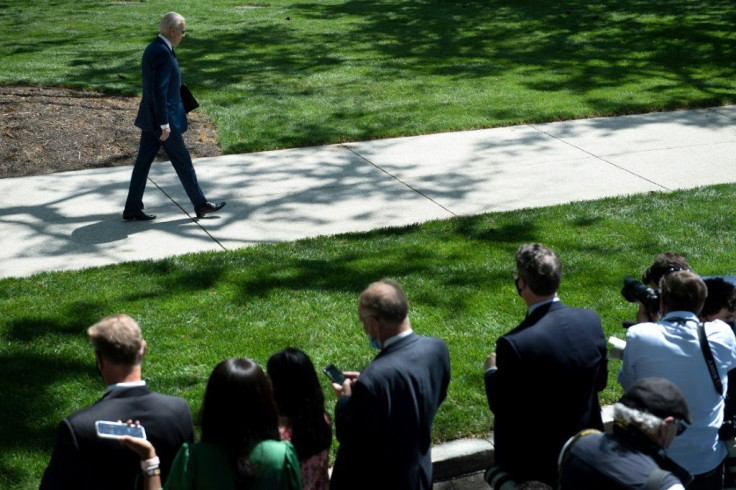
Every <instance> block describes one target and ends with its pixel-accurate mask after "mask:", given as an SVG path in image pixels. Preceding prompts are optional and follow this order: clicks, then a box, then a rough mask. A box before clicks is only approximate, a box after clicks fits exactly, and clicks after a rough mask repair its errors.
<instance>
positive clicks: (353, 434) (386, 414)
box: [330, 279, 450, 490]
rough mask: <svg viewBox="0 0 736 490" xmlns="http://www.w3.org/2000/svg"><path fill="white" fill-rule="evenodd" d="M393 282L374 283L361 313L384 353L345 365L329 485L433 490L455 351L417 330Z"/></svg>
mask: <svg viewBox="0 0 736 490" xmlns="http://www.w3.org/2000/svg"><path fill="white" fill-rule="evenodd" d="M408 312H409V301H408V300H407V298H406V294H405V293H404V291H403V289H402V288H401V286H400V285H399V284H398V283H396V281H393V280H390V279H384V280H381V281H378V282H374V283H372V284H370V285H369V286H368V287H367V288H366V289H365V290H364V291H363V293H362V294H361V295H360V299H359V301H358V319H359V321H360V323H361V324H362V325H363V331H364V332H365V335H366V337H367V338H368V342H369V344H370V345H371V346H372V347H373V348H375V349H379V350H380V352H379V353H378V355H377V356H376V357H375V358H374V359H373V361H372V362H371V363H370V364H369V365H368V366H367V367H366V368H365V369H364V370H363V372H362V373H358V372H355V371H345V373H344V375H345V377H346V379H345V381H343V383H342V385H340V384H338V383H334V382H333V383H332V388H333V389H334V390H335V394H336V395H337V397H338V399H337V404H336V405H335V429H336V431H337V440H338V441H339V442H340V447H339V449H338V451H337V459H336V460H335V466H334V468H333V470H332V479H331V480H330V488H332V490H341V489H350V490H361V489H371V490H373V489H382V490H383V489H409V488H411V489H412V490H423V489H430V488H432V422H433V421H434V417H435V415H436V414H437V410H438V409H439V407H440V405H441V404H442V402H443V401H444V399H445V397H446V396H447V387H448V385H449V383H450V355H449V352H448V350H447V346H446V345H445V342H444V341H443V340H442V339H439V338H436V337H422V336H419V335H417V334H415V333H414V332H413V330H412V328H411V323H410V322H409V317H408Z"/></svg>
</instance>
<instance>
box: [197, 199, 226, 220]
mask: <svg viewBox="0 0 736 490" xmlns="http://www.w3.org/2000/svg"><path fill="white" fill-rule="evenodd" d="M225 204H227V203H226V202H225V201H222V202H206V203H204V205H202V206H200V207H198V208H197V209H195V210H194V212H195V213H197V218H202V217H204V215H205V214H209V213H214V212H215V211H219V210H220V209H222V208H223V207H224V206H225Z"/></svg>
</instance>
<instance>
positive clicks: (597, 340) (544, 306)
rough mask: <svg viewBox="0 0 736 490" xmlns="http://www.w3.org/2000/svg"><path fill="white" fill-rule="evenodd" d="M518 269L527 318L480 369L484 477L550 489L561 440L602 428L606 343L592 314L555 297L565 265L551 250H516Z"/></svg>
mask: <svg viewBox="0 0 736 490" xmlns="http://www.w3.org/2000/svg"><path fill="white" fill-rule="evenodd" d="M516 271H517V276H516V280H515V286H516V290H517V292H518V294H519V296H521V298H522V299H523V300H524V302H525V303H526V305H527V308H528V309H527V315H526V318H525V319H524V321H522V322H521V323H520V324H519V326H517V327H516V328H515V329H513V330H511V331H510V332H508V333H507V334H505V335H503V336H502V337H501V338H499V339H498V340H497V342H496V351H495V352H493V353H491V354H490V355H489V356H488V357H487V358H486V363H485V369H486V372H485V388H486V396H487V398H488V405H489V407H490V409H491V411H492V412H493V414H494V445H495V464H496V465H497V467H498V468H496V467H491V468H489V471H488V472H486V478H488V477H490V476H492V475H495V474H499V472H505V473H507V474H508V475H509V477H510V478H511V479H512V480H514V481H516V482H524V481H531V480H538V481H541V482H544V483H546V484H548V485H551V486H554V485H555V484H556V481H557V456H558V455H559V453H560V449H561V448H562V446H563V444H564V443H565V441H567V439H568V438H569V437H570V436H572V435H573V434H575V433H577V432H578V431H580V430H582V429H586V428H594V429H599V430H602V429H603V421H602V418H601V408H600V405H599V402H598V392H599V391H601V390H602V389H604V388H605V386H606V382H607V379H608V368H607V357H606V338H605V336H604V334H603V329H602V328H601V320H600V318H599V317H598V315H597V314H596V313H595V312H593V311H591V310H586V309H579V308H570V307H568V306H565V305H564V304H562V302H560V299H559V298H558V297H557V289H558V288H559V286H560V281H561V278H562V263H561V262H560V259H559V258H558V257H557V254H555V253H554V251H552V250H551V249H549V248H547V247H545V246H544V245H541V244H539V243H532V244H524V245H521V246H519V248H518V249H517V251H516ZM540 403H544V406H545V408H544V410H543V414H542V413H540V411H539V407H540ZM496 470H498V471H496Z"/></svg>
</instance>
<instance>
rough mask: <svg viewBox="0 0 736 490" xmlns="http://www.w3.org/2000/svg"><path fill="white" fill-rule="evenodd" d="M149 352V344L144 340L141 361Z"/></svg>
mask: <svg viewBox="0 0 736 490" xmlns="http://www.w3.org/2000/svg"><path fill="white" fill-rule="evenodd" d="M147 353H148V344H147V343H146V341H145V340H144V341H143V345H142V346H141V361H142V360H143V359H144V358H145V357H146V354H147Z"/></svg>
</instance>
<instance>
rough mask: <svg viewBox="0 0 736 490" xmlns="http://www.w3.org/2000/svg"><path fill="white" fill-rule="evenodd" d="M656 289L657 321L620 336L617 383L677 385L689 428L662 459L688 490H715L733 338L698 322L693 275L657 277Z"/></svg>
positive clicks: (735, 358)
mask: <svg viewBox="0 0 736 490" xmlns="http://www.w3.org/2000/svg"><path fill="white" fill-rule="evenodd" d="M660 289H661V295H660V303H661V310H662V313H663V316H662V318H661V320H660V321H659V322H657V323H640V324H638V325H634V326H632V327H629V329H628V330H627V332H626V348H625V349H624V355H623V367H622V368H621V371H620V372H619V383H621V386H623V388H624V389H625V390H628V389H629V388H630V387H631V386H632V385H633V384H634V383H635V382H636V381H637V380H639V379H641V378H645V377H651V376H655V377H662V378H665V379H668V380H669V381H671V382H672V383H674V384H675V385H677V387H678V388H679V389H680V390H681V391H682V393H683V395H684V396H685V400H687V404H688V406H689V408H690V414H691V417H692V425H691V427H689V428H688V430H687V431H686V432H685V433H684V434H683V435H682V436H680V437H678V438H677V439H676V440H675V441H674V442H673V443H672V445H671V446H670V448H669V449H668V451H667V454H668V456H669V457H671V458H672V459H673V460H674V461H675V462H676V463H678V464H679V465H680V466H682V467H684V468H685V469H687V470H688V471H689V472H690V473H691V474H692V475H693V476H694V480H693V483H691V484H690V486H688V489H696V490H697V489H708V490H710V489H720V488H722V487H723V459H724V457H725V456H726V446H725V444H724V443H723V442H722V441H720V440H719V437H718V431H719V429H720V426H721V423H722V421H723V413H724V399H723V394H722V391H723V387H725V386H727V373H728V372H729V371H730V370H732V369H734V368H735V367H736V351H735V350H734V349H736V338H735V337H734V333H733V331H732V330H731V328H730V327H729V326H728V325H726V324H725V323H723V322H721V321H713V322H705V323H701V322H700V320H699V318H698V316H697V314H698V313H699V312H700V310H701V308H702V307H703V303H704V302H705V297H706V294H707V289H706V285H705V283H704V282H703V280H702V279H701V278H700V277H698V276H697V274H695V273H693V272H691V271H675V272H671V273H669V274H667V275H665V276H664V277H662V279H661V281H660ZM701 334H702V338H701ZM708 353H710V356H712V362H711V361H708ZM709 365H710V368H709ZM717 385H720V386H721V388H720V389H719V388H718V387H717Z"/></svg>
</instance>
